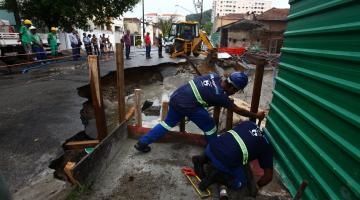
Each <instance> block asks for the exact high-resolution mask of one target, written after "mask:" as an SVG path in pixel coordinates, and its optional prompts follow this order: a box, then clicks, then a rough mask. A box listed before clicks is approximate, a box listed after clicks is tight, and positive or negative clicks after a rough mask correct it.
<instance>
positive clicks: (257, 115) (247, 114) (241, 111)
mask: <svg viewBox="0 0 360 200" xmlns="http://www.w3.org/2000/svg"><path fill="white" fill-rule="evenodd" d="M232 109H233V111H234V112H235V113H236V114H239V115H242V116H245V117H250V118H257V119H259V120H263V119H264V117H265V112H258V113H253V112H250V111H248V110H246V109H243V108H240V107H238V106H237V105H235V104H233V107H232Z"/></svg>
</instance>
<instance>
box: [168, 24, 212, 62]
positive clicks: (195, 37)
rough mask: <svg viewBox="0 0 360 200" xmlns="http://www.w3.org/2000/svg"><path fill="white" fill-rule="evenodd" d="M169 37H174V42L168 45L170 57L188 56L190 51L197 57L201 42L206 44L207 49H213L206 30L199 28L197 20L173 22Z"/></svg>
mask: <svg viewBox="0 0 360 200" xmlns="http://www.w3.org/2000/svg"><path fill="white" fill-rule="evenodd" d="M169 38H174V44H173V45H172V46H171V47H170V54H171V57H172V58H176V57H178V56H182V55H187V56H190V55H191V53H193V55H194V56H195V57H197V56H199V55H200V53H201V44H202V43H204V45H206V46H207V49H208V51H211V50H213V49H214V46H213V45H212V44H211V41H210V40H209V38H208V36H207V34H206V32H205V31H202V30H200V29H199V24H198V23H197V22H179V23H173V24H172V27H171V31H170V34H169Z"/></svg>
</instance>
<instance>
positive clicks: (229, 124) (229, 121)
mask: <svg viewBox="0 0 360 200" xmlns="http://www.w3.org/2000/svg"><path fill="white" fill-rule="evenodd" d="M231 101H232V102H234V100H233V99H231ZM233 115H234V113H233V110H232V109H231V108H228V109H227V112H226V124H225V128H226V130H227V131H228V130H231V129H232V126H233Z"/></svg>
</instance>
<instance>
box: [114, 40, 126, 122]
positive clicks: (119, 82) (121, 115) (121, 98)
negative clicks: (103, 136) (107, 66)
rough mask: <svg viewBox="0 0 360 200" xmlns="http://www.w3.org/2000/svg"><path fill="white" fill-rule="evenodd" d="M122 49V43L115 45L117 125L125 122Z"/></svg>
mask: <svg viewBox="0 0 360 200" xmlns="http://www.w3.org/2000/svg"><path fill="white" fill-rule="evenodd" d="M123 47H124V44H123V43H116V72H117V92H118V112H119V124H120V123H122V122H123V121H124V120H126V115H125V81H124V53H123Z"/></svg>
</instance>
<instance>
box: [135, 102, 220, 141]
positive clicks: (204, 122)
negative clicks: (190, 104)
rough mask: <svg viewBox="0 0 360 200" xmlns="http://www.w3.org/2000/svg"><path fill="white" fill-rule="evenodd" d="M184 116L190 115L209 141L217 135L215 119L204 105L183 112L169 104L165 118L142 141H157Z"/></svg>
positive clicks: (190, 118)
mask: <svg viewBox="0 0 360 200" xmlns="http://www.w3.org/2000/svg"><path fill="white" fill-rule="evenodd" d="M184 117H188V118H189V120H191V121H192V122H194V123H195V124H196V125H197V126H198V127H199V128H200V129H201V130H202V131H203V132H204V134H205V138H206V140H207V141H208V142H209V141H210V140H212V139H214V138H216V137H217V134H216V132H217V128H216V125H215V122H214V119H213V118H212V117H210V115H209V113H208V111H207V110H205V109H204V108H203V107H198V108H195V109H194V111H192V112H182V111H181V110H180V109H179V110H176V109H175V108H174V107H173V106H171V105H169V111H168V114H167V116H166V118H165V120H164V121H162V122H160V124H158V125H156V126H155V127H154V128H153V129H151V130H150V131H149V132H148V133H147V134H146V135H144V136H142V137H141V138H140V142H141V143H143V144H151V143H153V142H155V141H156V140H158V139H160V138H161V137H163V136H164V135H165V134H166V133H167V132H168V131H170V130H171V128H173V127H174V126H176V125H177V123H179V122H180V120H181V119H182V118H184Z"/></svg>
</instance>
